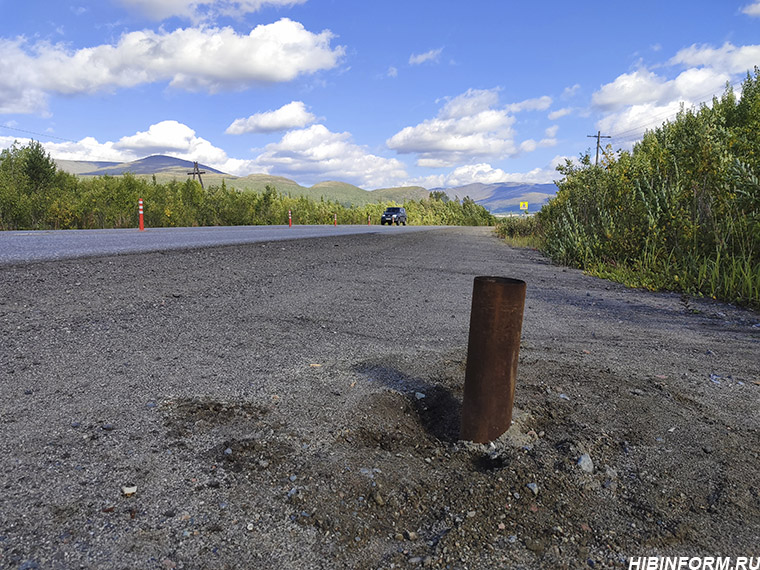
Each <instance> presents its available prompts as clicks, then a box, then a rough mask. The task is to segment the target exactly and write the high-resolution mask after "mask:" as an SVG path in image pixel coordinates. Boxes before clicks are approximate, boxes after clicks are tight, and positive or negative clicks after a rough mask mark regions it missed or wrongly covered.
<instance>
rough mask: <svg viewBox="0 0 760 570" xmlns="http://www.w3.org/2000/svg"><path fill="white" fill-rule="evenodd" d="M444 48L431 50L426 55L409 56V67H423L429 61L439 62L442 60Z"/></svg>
mask: <svg viewBox="0 0 760 570" xmlns="http://www.w3.org/2000/svg"><path fill="white" fill-rule="evenodd" d="M442 52H443V48H438V49H431V50H430V51H426V52H425V53H418V54H412V55H410V56H409V65H421V64H423V63H426V62H428V61H434V62H438V61H439V60H440V58H441V53H442Z"/></svg>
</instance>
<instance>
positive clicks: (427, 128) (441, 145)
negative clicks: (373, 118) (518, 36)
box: [386, 89, 551, 168]
mask: <svg viewBox="0 0 760 570" xmlns="http://www.w3.org/2000/svg"><path fill="white" fill-rule="evenodd" d="M550 104H551V98H549V97H541V98H538V99H529V100H526V101H523V102H521V103H514V104H511V105H507V106H505V107H499V93H498V90H497V89H483V90H480V89H469V90H467V91H466V92H465V93H463V94H461V95H459V96H457V97H454V98H452V99H447V100H446V103H445V105H444V106H443V107H442V108H441V110H440V111H439V113H438V116H437V117H435V118H433V119H427V120H425V121H423V122H422V123H420V124H418V125H415V126H413V127H405V128H404V129H402V130H401V131H399V132H398V133H396V134H395V135H393V136H392V137H391V138H389V139H388V140H387V141H386V144H387V146H388V148H391V149H393V150H395V151H396V152H399V153H402V154H405V153H411V154H417V155H418V159H417V164H418V166H424V167H432V168H439V167H448V166H454V165H456V164H461V163H463V162H466V163H470V162H473V161H474V160H477V159H482V158H489V157H491V158H494V157H507V156H511V155H514V154H516V153H517V152H519V151H520V148H519V147H518V145H517V144H516V143H515V140H514V139H515V132H514V130H513V128H512V127H513V125H514V123H515V118H514V116H513V115H512V114H513V113H515V112H519V111H526V110H537V109H545V108H546V107H548V105H550ZM523 150H525V149H523Z"/></svg>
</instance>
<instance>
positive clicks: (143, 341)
mask: <svg viewBox="0 0 760 570" xmlns="http://www.w3.org/2000/svg"><path fill="white" fill-rule="evenodd" d="M477 275H499V276H507V277H515V278H519V279H524V280H525V281H527V283H528V294H527V302H526V307H525V320H524V324H523V342H522V346H521V355H520V365H519V370H518V383H517V393H516V401H515V405H516V410H515V415H514V425H513V427H512V429H510V431H509V432H508V433H507V434H506V435H505V436H503V437H502V438H500V440H498V441H497V442H495V443H494V444H492V445H485V446H484V445H475V444H471V443H466V442H461V441H457V434H458V421H459V420H458V414H459V406H460V404H461V394H462V382H463V378H464V362H465V359H466V346H467V335H468V327H469V310H470V302H471V293H472V280H473V278H474V277H475V276H477ZM0 289H1V291H2V293H1V294H0V330H1V331H2V339H3V342H2V347H1V350H2V352H0V375H1V380H0V430H2V431H1V432H0V433H1V436H2V437H1V438H0V472H1V473H2V479H0V484H1V485H2V486H1V487H0V567H2V568H14V569H17V568H18V569H24V570H31V569H35V568H40V569H42V568H104V569H106V568H108V569H110V568H118V569H121V568H123V569H128V568H160V569H165V568H252V569H259V568H261V569H264V568H266V569H269V568H293V569H296V568H299V569H300V568H393V567H395V568H411V567H421V568H423V567H429V568H446V567H448V568H484V569H485V568H549V567H551V568H588V567H604V568H607V567H609V568H627V567H628V564H627V561H628V560H629V558H630V557H638V556H649V555H661V556H668V555H671V556H672V555H682V556H698V555H708V556H721V555H722V556H734V557H737V556H757V555H758V554H759V552H758V544H760V476H759V475H758V468H757V465H758V452H759V451H760V445H759V444H760V437H759V436H758V427H759V424H760V415H759V413H758V410H759V409H760V407H759V406H758V403H760V402H759V401H760V315H758V314H757V313H753V312H750V311H745V310H741V309H738V308H735V307H732V306H730V305H726V304H720V303H716V302H711V301H704V300H695V299H686V298H682V297H680V296H678V295H672V294H653V293H648V292H644V291H638V290H631V289H626V288H624V287H622V286H620V285H617V284H613V283H609V282H605V281H602V280H599V279H595V278H591V277H588V276H585V275H583V274H582V273H581V272H579V271H576V270H572V269H564V268H561V267H557V266H555V265H552V264H551V263H549V262H547V261H546V260H545V259H543V258H542V257H541V256H540V255H539V254H537V253H536V252H533V251H529V250H517V249H512V248H509V247H507V246H506V245H504V244H503V243H501V242H500V241H499V240H498V239H497V238H495V237H494V236H493V235H492V234H491V233H490V231H489V230H487V229H484V228H462V229H441V230H433V231H429V232H424V233H418V234H399V235H392V236H391V235H362V236H350V237H333V238H324V239H317V240H296V241H288V242H271V243H265V244H251V245H238V246H229V247H220V248H211V249H202V250H193V251H183V252H171V253H166V254H161V253H151V254H143V255H123V256H112V257H102V258H93V259H84V260H75V261H61V262H42V263H31V264H26V265H23V264H21V265H12V266H5V267H2V268H0Z"/></svg>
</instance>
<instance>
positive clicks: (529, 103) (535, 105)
mask: <svg viewBox="0 0 760 570" xmlns="http://www.w3.org/2000/svg"><path fill="white" fill-rule="evenodd" d="M551 104H552V98H551V97H549V96H547V95H544V96H543V97H538V98H536V99H526V100H525V101H520V102H519V103H512V104H511V105H507V107H506V109H507V110H508V111H509V112H510V113H520V112H522V111H543V110H545V109H548V108H549V106H550V105H551Z"/></svg>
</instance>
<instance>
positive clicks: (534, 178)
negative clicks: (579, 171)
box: [409, 156, 566, 188]
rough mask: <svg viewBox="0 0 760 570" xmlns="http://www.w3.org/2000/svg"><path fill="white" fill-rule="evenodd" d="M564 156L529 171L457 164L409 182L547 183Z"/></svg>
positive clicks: (440, 184)
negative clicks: (447, 169)
mask: <svg viewBox="0 0 760 570" xmlns="http://www.w3.org/2000/svg"><path fill="white" fill-rule="evenodd" d="M565 159H566V157H564V156H555V157H554V158H553V159H552V160H551V162H550V163H549V164H548V165H547V166H545V167H541V168H534V169H533V170H530V171H529V172H507V171H505V170H502V169H501V168H494V167H493V166H491V165H490V164H488V163H485V162H482V163H477V164H466V165H463V166H459V167H457V168H455V169H454V170H452V171H451V172H449V173H446V174H436V175H432V176H426V177H423V178H417V179H415V180H412V181H410V182H409V184H414V185H419V186H423V187H425V188H454V187H456V186H465V185H467V184H475V183H481V184H498V183H508V182H512V183H522V184H549V183H551V182H553V181H554V180H556V179H558V174H557V170H556V169H557V165H559V164H564V163H565Z"/></svg>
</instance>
